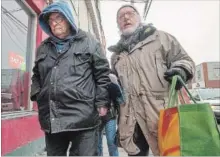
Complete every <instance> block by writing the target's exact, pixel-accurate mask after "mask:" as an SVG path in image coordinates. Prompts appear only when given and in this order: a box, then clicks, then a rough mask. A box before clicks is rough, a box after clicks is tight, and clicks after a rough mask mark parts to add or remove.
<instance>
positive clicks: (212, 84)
mask: <svg viewBox="0 0 220 157" xmlns="http://www.w3.org/2000/svg"><path fill="white" fill-rule="evenodd" d="M202 66H203V73H204V80H205V86H206V88H220V80H209V78H208V65H207V63H202Z"/></svg>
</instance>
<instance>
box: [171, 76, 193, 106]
mask: <svg viewBox="0 0 220 157" xmlns="http://www.w3.org/2000/svg"><path fill="white" fill-rule="evenodd" d="M177 81H179V82H180V83H181V84H182V85H183V87H184V88H185V90H186V92H187V93H188V95H189V96H190V98H191V99H192V101H193V102H194V103H196V101H195V99H194V98H193V96H192V94H191V93H190V92H189V90H188V88H187V87H186V84H185V83H184V81H183V80H182V78H181V77H180V76H178V75H175V76H173V77H172V83H171V88H170V92H169V101H168V108H171V107H174V106H176V105H175V102H176V101H177V100H178V91H177V90H176V89H175V87H176V83H177ZM182 98H183V97H182ZM183 100H184V98H183ZM184 101H185V100H184Z"/></svg>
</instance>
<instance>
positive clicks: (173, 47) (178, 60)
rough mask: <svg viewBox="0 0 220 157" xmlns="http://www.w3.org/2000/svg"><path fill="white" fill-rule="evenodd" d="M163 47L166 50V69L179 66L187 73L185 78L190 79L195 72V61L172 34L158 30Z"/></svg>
mask: <svg viewBox="0 0 220 157" xmlns="http://www.w3.org/2000/svg"><path fill="white" fill-rule="evenodd" d="M160 37H161V42H162V45H163V49H164V50H165V52H166V61H167V67H168V69H171V68H173V67H180V68H182V69H184V71H185V72H186V73H187V80H190V79H192V77H193V75H194V72H195V63H194V62H193V60H192V58H191V57H190V56H189V55H188V54H187V52H186V51H185V50H184V49H183V47H182V46H181V45H180V43H179V42H178V41H177V39H176V38H175V37H173V36H172V35H170V34H168V33H165V32H160Z"/></svg>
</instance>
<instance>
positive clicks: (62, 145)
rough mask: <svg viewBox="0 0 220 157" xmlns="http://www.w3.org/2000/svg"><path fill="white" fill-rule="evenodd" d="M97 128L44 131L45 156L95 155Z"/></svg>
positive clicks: (96, 153)
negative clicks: (54, 131) (57, 131)
mask: <svg viewBox="0 0 220 157" xmlns="http://www.w3.org/2000/svg"><path fill="white" fill-rule="evenodd" d="M97 135H98V129H97V128H95V129H91V130H84V131H67V132H61V133H55V134H50V133H45V140H46V141H45V142H46V151H47V156H67V151H68V147H69V144H70V142H72V145H71V147H70V149H69V155H70V156H97V155H98V152H97V146H98V140H97V139H98V136H97Z"/></svg>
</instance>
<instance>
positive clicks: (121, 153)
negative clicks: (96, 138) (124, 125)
mask: <svg viewBox="0 0 220 157" xmlns="http://www.w3.org/2000/svg"><path fill="white" fill-rule="evenodd" d="M118 151H119V156H128V155H127V153H126V152H125V151H124V150H123V148H118ZM35 156H46V152H42V153H40V154H36V155H35ZM103 156H109V154H108V147H107V140H106V136H105V135H104V136H103ZM149 156H153V154H152V152H151V151H150V155H149Z"/></svg>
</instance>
